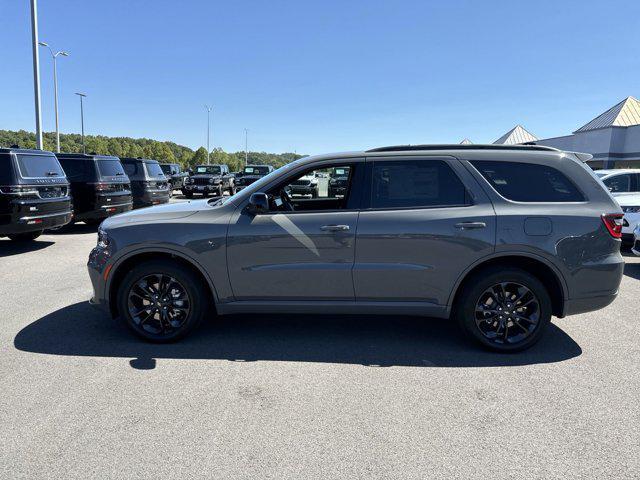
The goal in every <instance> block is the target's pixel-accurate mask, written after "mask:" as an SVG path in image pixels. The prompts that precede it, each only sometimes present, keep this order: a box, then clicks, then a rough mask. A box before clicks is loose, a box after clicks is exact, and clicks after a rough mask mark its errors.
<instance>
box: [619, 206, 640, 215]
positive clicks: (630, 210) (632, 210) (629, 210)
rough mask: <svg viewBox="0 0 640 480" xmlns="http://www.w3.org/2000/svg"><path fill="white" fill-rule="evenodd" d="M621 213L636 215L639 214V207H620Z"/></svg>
mask: <svg viewBox="0 0 640 480" xmlns="http://www.w3.org/2000/svg"><path fill="white" fill-rule="evenodd" d="M622 211H623V212H624V213H638V212H640V206H639V207H622Z"/></svg>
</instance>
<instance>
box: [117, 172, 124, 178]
mask: <svg viewBox="0 0 640 480" xmlns="http://www.w3.org/2000/svg"><path fill="white" fill-rule="evenodd" d="M118 175H124V173H122V172H118V173H116V177H117V176H118Z"/></svg>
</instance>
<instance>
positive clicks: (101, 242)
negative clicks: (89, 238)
mask: <svg viewBox="0 0 640 480" xmlns="http://www.w3.org/2000/svg"><path fill="white" fill-rule="evenodd" d="M110 244H111V240H110V239H109V236H108V235H107V232H105V231H104V230H102V229H101V228H99V229H98V247H100V248H108V247H109V245H110Z"/></svg>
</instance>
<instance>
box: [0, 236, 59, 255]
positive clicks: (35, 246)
mask: <svg viewBox="0 0 640 480" xmlns="http://www.w3.org/2000/svg"><path fill="white" fill-rule="evenodd" d="M54 243H55V242H49V241H47V240H34V241H32V242H14V241H13V240H0V258H2V257H10V256H12V255H20V254H21V253H29V252H35V251H38V250H42V249H43V248H47V247H50V246H51V245H53V244H54Z"/></svg>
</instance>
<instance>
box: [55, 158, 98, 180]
mask: <svg viewBox="0 0 640 480" xmlns="http://www.w3.org/2000/svg"><path fill="white" fill-rule="evenodd" d="M60 163H61V164H62V168H64V172H65V173H66V174H67V178H68V179H69V180H73V181H79V180H89V179H92V178H93V177H94V174H93V173H94V170H93V161H92V160H73V159H70V158H61V159H60Z"/></svg>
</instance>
